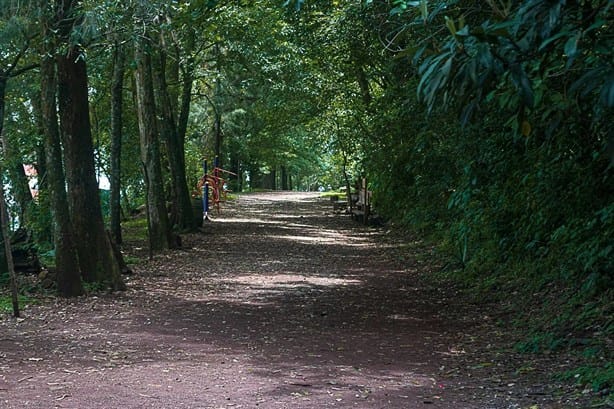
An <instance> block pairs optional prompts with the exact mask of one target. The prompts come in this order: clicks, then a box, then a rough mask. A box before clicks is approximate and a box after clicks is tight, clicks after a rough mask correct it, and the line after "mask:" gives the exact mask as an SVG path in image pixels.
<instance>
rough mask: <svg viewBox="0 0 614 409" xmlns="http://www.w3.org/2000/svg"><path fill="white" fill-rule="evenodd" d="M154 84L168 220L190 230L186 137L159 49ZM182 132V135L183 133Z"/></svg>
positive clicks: (163, 54) (192, 225)
mask: <svg viewBox="0 0 614 409" xmlns="http://www.w3.org/2000/svg"><path fill="white" fill-rule="evenodd" d="M153 69H154V72H155V80H156V81H155V83H156V86H157V91H158V93H157V94H158V102H159V109H160V117H161V119H162V120H161V121H160V133H161V135H162V140H163V141H164V142H165V143H166V150H167V154H168V161H169V168H170V173H171V198H172V208H171V220H172V224H173V225H175V226H177V228H178V229H180V230H190V229H193V228H194V227H196V226H194V216H193V212H192V201H191V200H190V191H189V190H188V184H187V181H186V175H185V152H184V149H185V140H184V138H183V136H182V135H179V133H178V130H177V121H176V119H175V114H174V106H175V104H173V101H172V99H171V96H170V93H169V89H168V84H167V82H166V54H165V53H164V51H159V52H158V58H157V59H156V61H155V64H154V67H153ZM184 135H185V134H184Z"/></svg>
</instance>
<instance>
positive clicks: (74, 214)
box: [56, 0, 125, 290]
mask: <svg viewBox="0 0 614 409" xmlns="http://www.w3.org/2000/svg"><path fill="white" fill-rule="evenodd" d="M75 3H76V1H75V2H72V1H62V0H58V5H59V6H60V8H59V9H58V12H59V13H58V17H59V19H60V20H59V21H60V22H61V24H60V28H59V33H60V36H61V39H62V41H63V42H64V44H65V45H66V47H65V50H64V51H63V52H62V53H61V54H59V55H57V56H56V64H57V73H58V102H59V114H60V134H61V139H62V144H63V147H64V159H65V169H66V181H67V184H68V203H69V210H70V213H71V222H72V226H73V232H74V238H75V246H76V249H77V255H78V260H79V267H80V270H81V275H82V277H83V279H84V280H85V281H86V282H89V283H99V284H104V285H105V286H108V287H109V288H110V289H113V290H123V289H125V284H124V283H123V280H122V278H121V275H120V266H119V262H118V260H117V259H116V257H115V254H114V253H113V249H112V247H111V243H110V241H109V238H108V236H107V234H106V232H105V228H104V223H103V219H102V209H101V205H100V197H99V193H98V183H97V181H96V171H95V166H94V148H93V143H92V131H91V125H90V117H89V101H88V85H87V68H86V64H85V57H84V55H83V53H82V51H81V49H80V48H79V46H78V45H75V44H72V43H71V42H70V39H69V37H70V33H71V30H72V25H73V24H74V23H75V21H77V19H76V18H75V16H73V6H74V5H75Z"/></svg>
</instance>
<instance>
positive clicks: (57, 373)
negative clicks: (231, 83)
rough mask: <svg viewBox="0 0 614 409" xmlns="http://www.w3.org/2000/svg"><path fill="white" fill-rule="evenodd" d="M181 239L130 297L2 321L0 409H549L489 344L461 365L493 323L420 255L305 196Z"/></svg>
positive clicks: (235, 215) (247, 205)
mask: <svg viewBox="0 0 614 409" xmlns="http://www.w3.org/2000/svg"><path fill="white" fill-rule="evenodd" d="M183 245H184V248H183V249H182V250H180V251H176V252H173V253H168V254H166V255H162V256H157V257H156V258H155V259H154V260H153V261H151V262H143V263H141V264H139V265H137V266H136V268H135V270H136V274H135V275H134V276H133V277H131V278H130V279H129V280H128V286H129V290H128V291H126V292H125V293H122V294H112V295H101V296H97V297H88V298H82V299H77V300H72V301H65V300H55V299H51V300H49V301H48V302H45V303H43V304H41V305H36V306H31V307H29V308H28V309H26V311H25V318H24V319H22V320H19V321H17V322H16V321H14V320H12V319H9V318H8V317H2V319H0V408H7V409H17V408H45V409H47V408H123V409H127V408H327V407H335V408H423V407H424V408H428V407H433V408H448V409H449V408H529V407H530V405H532V404H533V403H534V402H541V403H540V406H539V408H545V407H550V406H547V405H546V404H545V403H544V402H546V403H547V402H548V401H549V399H548V398H547V393H546V392H544V390H543V387H541V386H540V385H539V384H538V385H537V386H536V385H535V383H529V382H528V381H527V382H524V384H523V382H522V380H521V379H518V378H519V377H521V376H520V375H518V373H517V372H516V375H514V373H513V372H511V371H512V370H513V368H512V369H510V365H505V364H501V362H503V360H499V361H497V360H498V359H500V358H501V355H500V354H499V352H497V351H495V349H496V348H492V349H493V351H492V354H491V355H490V356H489V357H488V359H489V361H488V362H483V363H482V365H481V366H480V361H479V359H487V358H484V357H483V356H481V357H480V358H473V359H468V358H465V356H467V355H471V352H472V351H467V350H466V349H467V345H469V338H471V340H470V341H471V344H470V345H476V348H477V345H480V348H482V350H484V348H486V349H488V345H486V346H485V345H484V344H480V343H479V341H476V340H475V339H474V336H473V335H469V334H472V331H473V330H474V329H475V330H476V331H477V330H479V331H480V333H481V335H482V336H484V332H485V331H489V329H488V328H486V329H485V328H484V327H481V326H480V325H481V324H479V323H483V322H486V321H488V319H487V318H488V317H486V318H484V319H482V318H481V317H479V318H478V319H477V320H476V319H471V320H464V319H463V317H464V314H462V313H460V311H461V310H462V308H465V309H466V307H461V306H460V305H459V304H457V302H458V300H456V299H455V297H454V296H453V294H450V291H448V290H441V289H436V288H431V287H428V286H425V285H424V284H423V283H422V281H421V280H420V279H419V277H420V275H421V274H422V273H423V272H424V271H425V269H428V266H427V267H425V266H423V263H424V257H422V258H420V257H417V258H415V259H413V260H412V259H407V258H405V259H403V257H402V256H403V253H401V252H400V250H399V248H398V246H397V245H395V244H394V242H390V241H389V240H386V239H384V237H383V232H382V231H379V230H373V229H366V228H363V227H360V226H358V225H357V224H356V223H354V222H352V221H350V220H349V219H347V218H346V217H340V216H335V215H332V214H331V213H330V209H329V206H328V203H327V202H325V201H323V200H321V199H318V198H317V196H315V195H313V194H287V193H286V194H282V193H276V194H254V195H246V196H241V197H240V199H239V200H238V201H237V202H236V203H233V204H231V205H229V207H228V206H227V207H226V209H225V211H224V214H223V215H222V216H220V217H218V218H216V219H215V221H212V222H210V223H209V224H207V226H206V228H205V232H204V234H194V235H189V236H187V237H184V243H183ZM136 251H141V253H142V252H143V251H144V250H143V249H141V250H139V249H136ZM476 314H478V315H479V314H482V312H479V311H477V312H476ZM492 331H493V333H492V339H490V340H487V341H485V342H493V345H497V344H496V342H495V341H496V339H497V337H500V334H497V333H496V331H495V330H492ZM486 336H488V334H486ZM468 337H469V338H468ZM482 353H483V351H482ZM505 356H507V355H505ZM497 357H499V358H497ZM476 360H477V361H476ZM468 365H473V366H472V367H471V368H470V369H469V368H468V367H467V366H468ZM516 369H517V368H516ZM532 372H535V370H533V371H532ZM514 376H515V378H514ZM476 377H478V378H476ZM536 388H537V389H536ZM540 388H541V389H540ZM542 405H546V406H542ZM536 407H537V406H536ZM551 407H562V406H551Z"/></svg>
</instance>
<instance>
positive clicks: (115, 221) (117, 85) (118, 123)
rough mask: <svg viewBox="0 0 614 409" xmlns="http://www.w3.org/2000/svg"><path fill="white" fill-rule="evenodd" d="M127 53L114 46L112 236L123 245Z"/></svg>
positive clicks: (111, 173) (122, 48) (121, 46)
mask: <svg viewBox="0 0 614 409" xmlns="http://www.w3.org/2000/svg"><path fill="white" fill-rule="evenodd" d="M125 60H126V56H125V51H124V46H123V44H121V42H120V41H118V40H115V42H114V44H113V77H112V80H111V155H110V161H111V166H110V168H111V172H110V175H109V176H110V182H111V195H110V199H109V201H110V210H111V236H112V237H113V240H115V243H117V244H121V243H122V229H121V202H120V199H121V198H120V192H121V152H122V124H123V105H124V98H123V91H124V90H123V88H124V72H125Z"/></svg>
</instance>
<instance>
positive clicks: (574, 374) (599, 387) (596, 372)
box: [558, 361, 614, 392]
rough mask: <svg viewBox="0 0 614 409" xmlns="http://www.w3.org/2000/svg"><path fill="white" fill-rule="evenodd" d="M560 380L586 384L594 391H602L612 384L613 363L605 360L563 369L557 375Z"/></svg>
mask: <svg viewBox="0 0 614 409" xmlns="http://www.w3.org/2000/svg"><path fill="white" fill-rule="evenodd" d="M558 377H559V378H560V379H561V380H565V381H574V382H575V383H576V384H578V385H587V386H590V388H591V389H592V390H593V391H594V392H599V391H603V390H605V389H608V388H610V387H611V386H613V385H614V364H612V362H609V361H606V362H604V363H603V365H587V366H581V367H579V368H576V369H573V370H569V371H565V372H563V373H562V374H560V375H559V376H558Z"/></svg>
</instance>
